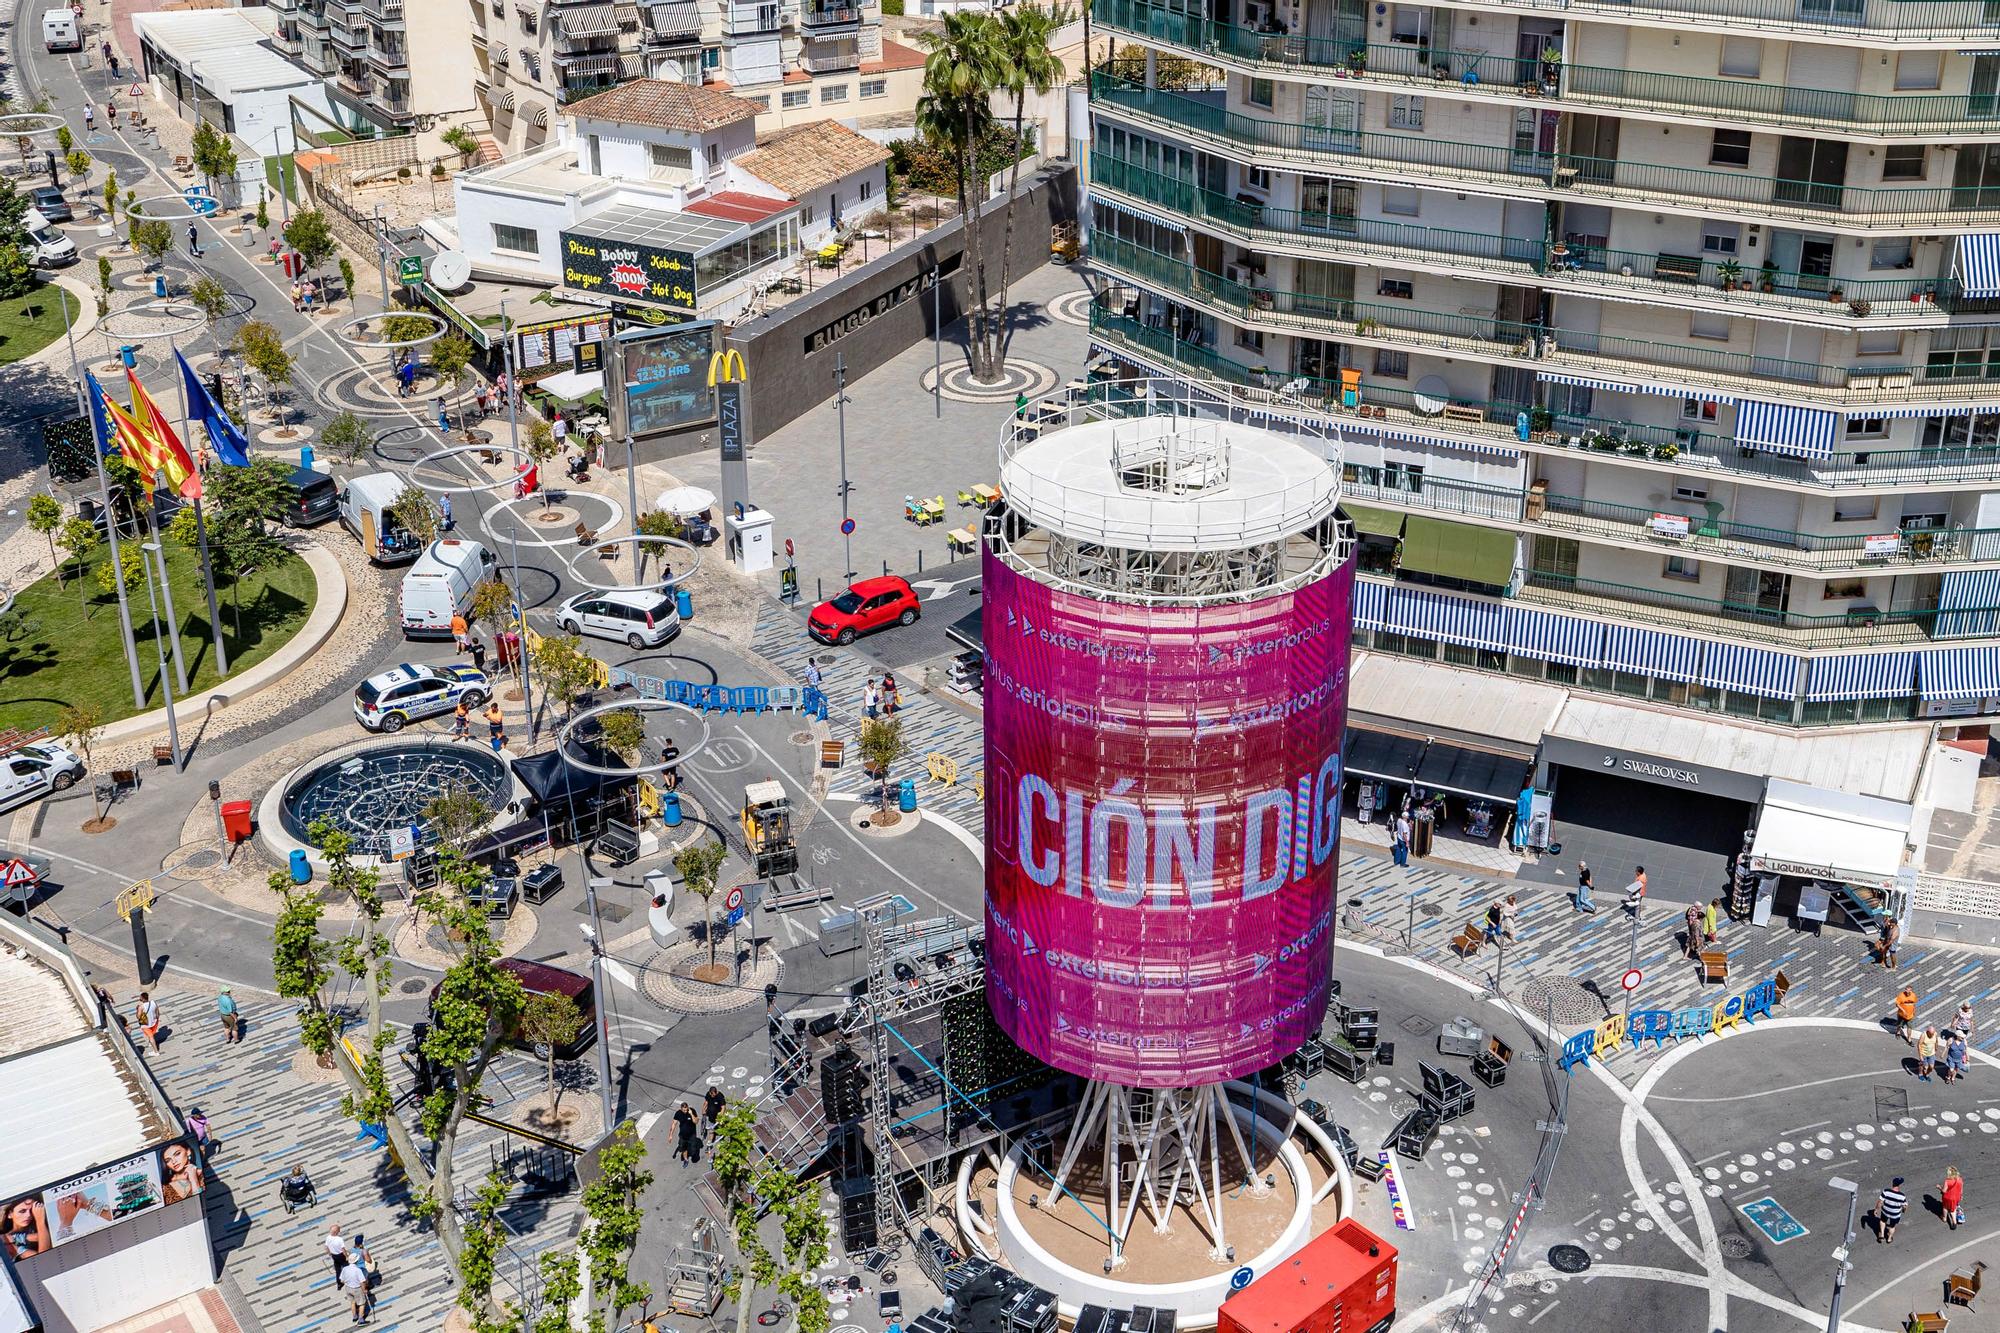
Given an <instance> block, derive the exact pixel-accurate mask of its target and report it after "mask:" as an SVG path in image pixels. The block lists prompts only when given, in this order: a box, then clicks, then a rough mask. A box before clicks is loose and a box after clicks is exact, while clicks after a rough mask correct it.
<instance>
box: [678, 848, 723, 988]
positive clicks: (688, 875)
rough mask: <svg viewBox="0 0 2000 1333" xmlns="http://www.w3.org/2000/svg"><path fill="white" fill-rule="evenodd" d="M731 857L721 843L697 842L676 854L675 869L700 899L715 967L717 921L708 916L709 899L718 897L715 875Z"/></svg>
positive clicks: (685, 884)
mask: <svg viewBox="0 0 2000 1333" xmlns="http://www.w3.org/2000/svg"><path fill="white" fill-rule="evenodd" d="M728 856H729V849H728V848H727V847H724V846H723V845H722V844H721V843H720V842H697V843H694V844H692V845H690V846H687V847H683V848H681V850H679V851H678V852H675V853H674V869H675V870H676V871H678V872H679V874H680V877H681V886H682V887H683V888H685V889H686V890H687V891H688V892H689V893H692V894H693V895H694V896H695V897H697V898H699V899H701V916H702V922H703V926H704V930H705V933H706V934H707V935H708V962H709V966H711V967H713V966H715V965H716V964H715V937H716V935H717V933H718V932H717V931H716V929H715V921H714V919H713V918H712V917H710V916H709V905H710V902H709V900H710V899H712V898H714V897H715V885H716V876H717V875H719V874H720V873H721V871H722V863H723V861H724V860H726V859H727V858H728Z"/></svg>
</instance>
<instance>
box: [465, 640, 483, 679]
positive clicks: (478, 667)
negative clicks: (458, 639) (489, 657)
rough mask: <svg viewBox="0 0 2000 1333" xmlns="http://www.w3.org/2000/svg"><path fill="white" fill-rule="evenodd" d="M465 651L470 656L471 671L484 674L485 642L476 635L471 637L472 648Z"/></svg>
mask: <svg viewBox="0 0 2000 1333" xmlns="http://www.w3.org/2000/svg"><path fill="white" fill-rule="evenodd" d="M467 651H469V652H470V653H471V654H472V669H473V670H475V671H479V672H484V671H485V670H486V642H485V640H483V639H481V638H480V637H479V636H478V635H477V634H475V635H473V636H472V646H471V647H470V648H469V649H468V650H467Z"/></svg>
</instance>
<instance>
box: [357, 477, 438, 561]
mask: <svg viewBox="0 0 2000 1333" xmlns="http://www.w3.org/2000/svg"><path fill="white" fill-rule="evenodd" d="M408 486H409V483H407V482H405V481H404V480H403V479H402V478H401V477H399V476H397V475H396V474H395V473H393V472H364V473H363V474H361V475H360V476H358V477H349V478H348V479H347V480H346V481H345V482H343V483H341V487H340V524H341V526H342V527H344V528H346V529H347V530H348V531H349V532H351V533H353V534H354V539H355V540H356V541H358V542H360V543H361V550H362V553H363V554H364V555H366V556H367V557H368V558H369V559H370V560H373V561H374V562H375V563H376V564H378V565H401V564H406V563H408V562H409V561H411V560H415V559H416V558H417V556H418V555H420V554H421V553H422V552H423V549H424V548H423V544H422V543H421V542H419V541H418V540H417V539H416V538H415V537H413V536H411V535H410V534H409V532H408V531H406V530H405V529H404V527H403V525H402V524H400V523H398V522H397V521H396V520H395V519H394V518H393V517H392V516H391V515H390V513H389V508H390V506H392V505H394V504H395V503H396V501H397V499H398V498H399V497H400V496H401V495H402V494H403V492H404V491H405V490H406V489H408Z"/></svg>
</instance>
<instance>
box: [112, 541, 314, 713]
mask: <svg viewBox="0 0 2000 1333" xmlns="http://www.w3.org/2000/svg"><path fill="white" fill-rule="evenodd" d="M299 554H300V556H301V557H302V558H303V559H304V560H305V562H306V566H307V568H309V569H311V570H312V573H313V584H314V598H313V610H312V614H311V615H310V616H308V617H306V623H305V624H304V625H303V626H302V627H301V628H300V629H299V632H298V633H297V634H294V635H293V636H292V639H291V642H289V643H287V644H285V645H284V646H283V647H282V648H280V649H278V651H276V652H275V653H272V654H271V655H270V656H269V657H267V658H265V659H264V660H263V661H261V662H259V663H257V665H256V666H253V667H251V668H250V669H249V670H248V671H245V672H244V673H243V674H242V675H240V676H231V677H230V678H229V679H227V680H225V681H222V682H220V683H219V684H217V685H214V686H212V687H211V688H209V689H206V690H203V691H201V692H200V693H199V694H196V695H194V696H192V697H190V698H188V699H184V700H182V701H181V702H179V703H177V704H176V705H174V717H175V719H176V720H177V721H179V722H181V723H193V722H200V721H202V720H203V719H205V718H206V717H207V716H208V714H209V712H210V710H211V707H213V708H216V709H220V708H228V707H230V706H232V705H235V704H240V703H242V702H243V701H244V700H246V699H248V698H251V697H252V696H253V695H256V694H259V693H261V692H262V691H264V690H266V689H268V688H270V687H271V686H273V685H275V684H277V683H278V682H279V681H281V680H283V679H284V678H285V677H286V676H288V675H290V674H291V672H292V671H293V670H294V669H295V668H297V667H298V666H299V665H300V664H302V663H304V662H305V661H307V660H308V659H310V658H311V657H312V655H313V654H314V653H316V652H318V651H319V650H320V649H321V648H322V647H323V646H325V644H326V642H327V640H329V639H331V638H332V637H333V634H334V631H335V630H336V629H338V628H339V627H340V622H341V620H342V619H343V618H344V617H345V615H346V614H347V574H346V572H345V571H344V570H342V569H341V567H340V562H339V561H338V560H336V559H334V558H333V556H331V555H330V554H328V553H327V552H326V551H325V550H324V549H322V548H321V547H319V546H317V545H308V546H304V547H301V548H300V551H299ZM166 729H167V710H166V709H164V708H155V709H154V710H153V711H152V712H150V713H141V714H139V715H138V716H137V717H128V718H124V719H123V720H121V721H118V722H114V723H112V724H111V725H110V726H108V727H106V728H105V729H104V734H103V735H102V736H101V737H99V738H98V739H97V741H96V744H97V745H100V746H112V745H121V744H124V743H125V742H127V741H134V740H143V739H145V738H146V737H148V736H153V735H157V734H158V733H160V732H163V731H165V730H166Z"/></svg>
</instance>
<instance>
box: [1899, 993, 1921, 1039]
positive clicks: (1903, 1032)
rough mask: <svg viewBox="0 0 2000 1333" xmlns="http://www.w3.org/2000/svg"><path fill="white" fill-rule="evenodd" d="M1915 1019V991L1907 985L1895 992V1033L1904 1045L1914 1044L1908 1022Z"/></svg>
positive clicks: (1912, 1021) (1910, 1022)
mask: <svg viewBox="0 0 2000 1333" xmlns="http://www.w3.org/2000/svg"><path fill="white" fill-rule="evenodd" d="M1916 1021H1917V993H1916V991H1915V990H1913V989H1911V988H1910V987H1909V986H1907V985H1906V986H1904V987H1903V989H1901V990H1899V991H1897V992H1896V1035H1897V1036H1899V1037H1901V1038H1902V1039H1903V1042H1904V1044H1905V1045H1912V1044H1914V1043H1913V1041H1912V1039H1911V1037H1910V1024H1912V1023H1914V1022H1916Z"/></svg>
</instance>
